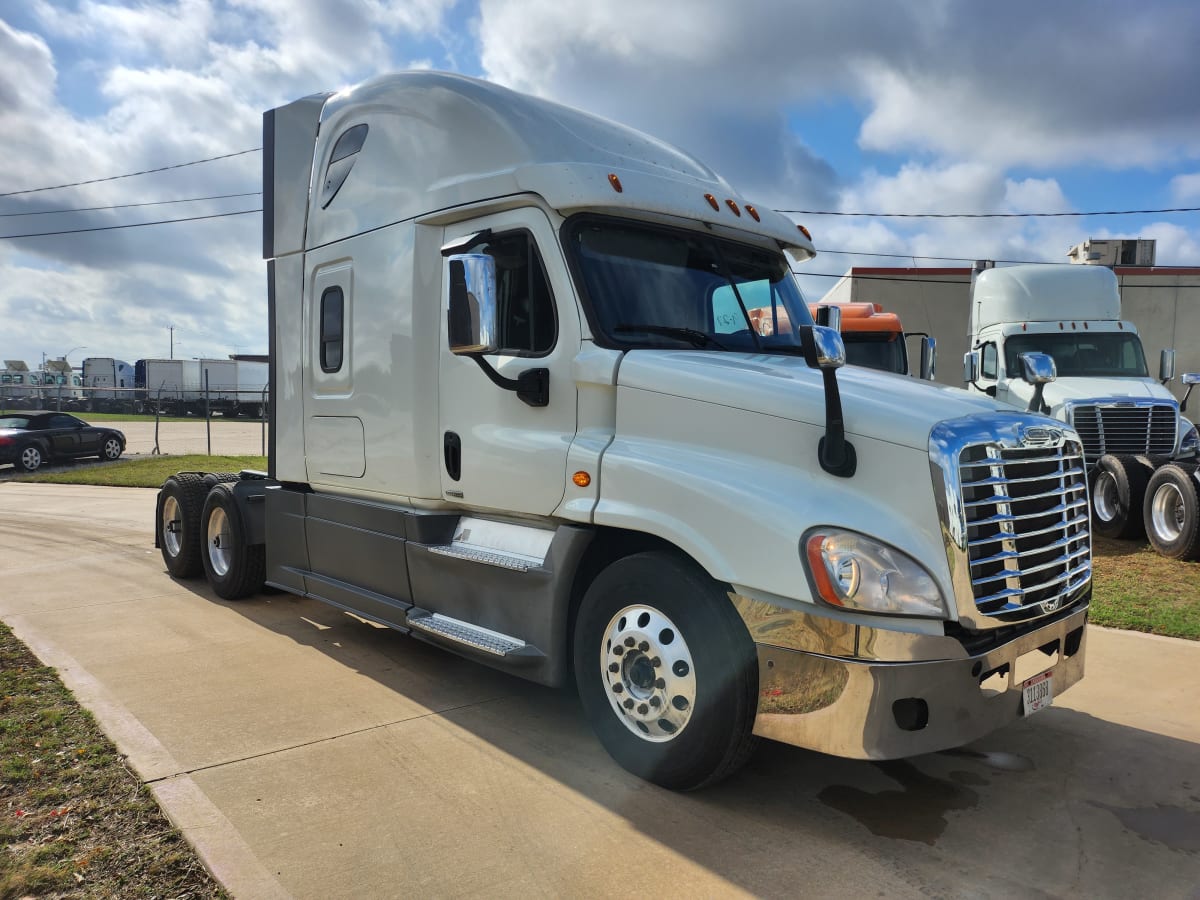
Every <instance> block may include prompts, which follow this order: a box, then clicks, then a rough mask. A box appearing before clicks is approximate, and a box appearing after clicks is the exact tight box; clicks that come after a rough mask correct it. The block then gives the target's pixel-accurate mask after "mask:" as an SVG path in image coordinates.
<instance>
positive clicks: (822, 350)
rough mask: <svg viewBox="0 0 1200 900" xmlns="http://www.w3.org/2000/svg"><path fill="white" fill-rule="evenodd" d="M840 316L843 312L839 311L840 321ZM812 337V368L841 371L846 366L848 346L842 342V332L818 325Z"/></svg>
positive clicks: (810, 363)
mask: <svg viewBox="0 0 1200 900" xmlns="http://www.w3.org/2000/svg"><path fill="white" fill-rule="evenodd" d="M825 308H826V309H828V308H829V307H825ZM840 316H841V310H838V311H837V317H838V318H839V320H840ZM812 337H813V350H814V360H810V361H809V365H810V366H812V367H813V368H814V369H840V368H841V367H842V366H844V365H845V364H846V345H845V343H843V341H842V335H841V332H839V331H838V330H837V329H836V328H834V327H832V326H825V325H816V326H814V327H813V330H812ZM814 361H815V364H814Z"/></svg>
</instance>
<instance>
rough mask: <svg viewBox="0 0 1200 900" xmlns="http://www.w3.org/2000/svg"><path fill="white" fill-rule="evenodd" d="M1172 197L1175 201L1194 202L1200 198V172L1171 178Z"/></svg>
mask: <svg viewBox="0 0 1200 900" xmlns="http://www.w3.org/2000/svg"><path fill="white" fill-rule="evenodd" d="M1170 190H1171V199H1172V201H1174V202H1175V203H1193V202H1195V201H1197V200H1200V172H1197V173H1195V174H1192V175H1176V176H1175V177H1174V178H1172V179H1171V184H1170Z"/></svg>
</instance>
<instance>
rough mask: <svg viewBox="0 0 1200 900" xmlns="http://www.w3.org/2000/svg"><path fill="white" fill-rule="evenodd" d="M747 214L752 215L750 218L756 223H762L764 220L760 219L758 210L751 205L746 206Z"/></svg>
mask: <svg viewBox="0 0 1200 900" xmlns="http://www.w3.org/2000/svg"><path fill="white" fill-rule="evenodd" d="M746 212H748V213H750V218H752V219H753V220H754V221H755V222H761V221H762V219H760V218H759V217H758V210H757V209H755V208H754V207H753V206H751V205H750V204H749V203H747V204H746Z"/></svg>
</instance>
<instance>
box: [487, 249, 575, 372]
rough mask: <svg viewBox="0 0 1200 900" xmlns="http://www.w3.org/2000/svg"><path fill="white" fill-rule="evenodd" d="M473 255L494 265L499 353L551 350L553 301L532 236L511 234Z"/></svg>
mask: <svg viewBox="0 0 1200 900" xmlns="http://www.w3.org/2000/svg"><path fill="white" fill-rule="evenodd" d="M473 252H475V253H486V254H487V255H488V256H490V257H492V258H493V259H494V260H495V261H496V305H497V308H498V310H499V313H500V315H499V318H500V335H499V338H500V352H501V353H509V354H513V355H516V356H544V355H545V354H547V353H549V352H550V350H551V349H553V347H554V341H555V339H556V331H557V320H556V319H555V312H554V298H553V296H552V295H551V293H550V283H549V281H548V280H547V278H546V270H545V268H544V266H543V265H542V258H541V256H540V255H539V254H538V250H537V244H536V243H535V242H534V240H533V236H532V235H531V234H529V233H528V232H526V231H514V232H509V233H506V234H500V235H495V236H493V237H490V238H488V240H487V242H486V243H483V244H477V245H476V246H475V247H474V248H473Z"/></svg>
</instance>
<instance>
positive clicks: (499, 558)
mask: <svg viewBox="0 0 1200 900" xmlns="http://www.w3.org/2000/svg"><path fill="white" fill-rule="evenodd" d="M429 552H430V553H436V554H438V555H439V556H452V557H454V558H455V559H469V560H470V561H471V562H477V563H483V564H484V565H485V566H496V567H498V568H501V569H509V570H511V571H513V572H528V571H529V570H530V569H532V568H535V567H537V566H540V565H541V564H542V560H540V559H531V558H530V557H527V556H514V555H512V554H510V553H498V552H496V551H495V550H484V549H481V548H479V547H466V546H463V545H462V544H441V545H436V546H432V547H430V548H429Z"/></svg>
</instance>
